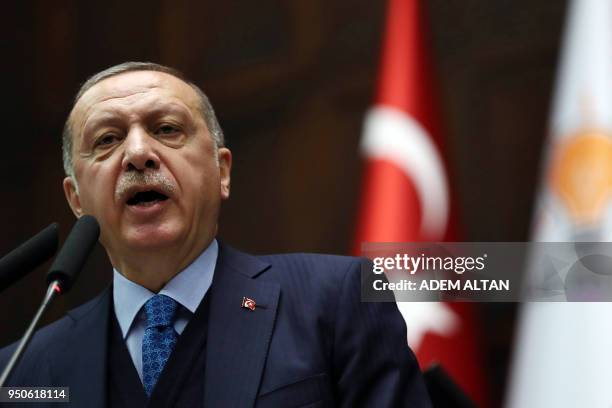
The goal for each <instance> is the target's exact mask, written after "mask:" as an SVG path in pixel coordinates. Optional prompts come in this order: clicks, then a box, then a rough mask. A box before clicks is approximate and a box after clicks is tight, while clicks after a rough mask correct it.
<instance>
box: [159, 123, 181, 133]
mask: <svg viewBox="0 0 612 408" xmlns="http://www.w3.org/2000/svg"><path fill="white" fill-rule="evenodd" d="M176 132H178V129H177V128H176V127H175V126H172V125H161V126H160V127H158V128H157V134H159V135H171V134H174V133H176Z"/></svg>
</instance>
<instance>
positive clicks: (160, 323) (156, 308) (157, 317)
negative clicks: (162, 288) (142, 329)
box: [144, 295, 178, 329]
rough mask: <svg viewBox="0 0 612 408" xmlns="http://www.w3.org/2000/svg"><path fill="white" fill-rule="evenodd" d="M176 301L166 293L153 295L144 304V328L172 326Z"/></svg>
mask: <svg viewBox="0 0 612 408" xmlns="http://www.w3.org/2000/svg"><path fill="white" fill-rule="evenodd" d="M177 306H178V305H177V303H176V301H175V300H174V299H172V298H171V297H168V296H166V295H155V296H153V297H152V298H151V299H149V300H147V303H145V305H144V310H145V314H146V316H147V323H146V328H147V329H149V328H152V327H158V328H164V327H168V326H172V324H173V322H174V315H175V314H176V309H177Z"/></svg>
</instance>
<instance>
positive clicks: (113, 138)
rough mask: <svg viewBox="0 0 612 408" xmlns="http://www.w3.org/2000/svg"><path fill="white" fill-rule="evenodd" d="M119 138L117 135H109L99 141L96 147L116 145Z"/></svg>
mask: <svg viewBox="0 0 612 408" xmlns="http://www.w3.org/2000/svg"><path fill="white" fill-rule="evenodd" d="M117 139H119V137H118V136H117V135H115V134H112V133H109V134H106V135H104V136H102V137H101V138H99V139H98V141H97V142H96V146H108V145H111V144H113V143H115V142H116V141H117Z"/></svg>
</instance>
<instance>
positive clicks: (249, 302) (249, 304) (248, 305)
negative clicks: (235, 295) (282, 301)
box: [242, 296, 257, 312]
mask: <svg viewBox="0 0 612 408" xmlns="http://www.w3.org/2000/svg"><path fill="white" fill-rule="evenodd" d="M256 306H257V304H256V303H255V301H254V300H253V299H251V298H248V297H246V296H244V297H243V298H242V307H244V308H245V309H250V310H251V311H253V312H254V311H255V307H256Z"/></svg>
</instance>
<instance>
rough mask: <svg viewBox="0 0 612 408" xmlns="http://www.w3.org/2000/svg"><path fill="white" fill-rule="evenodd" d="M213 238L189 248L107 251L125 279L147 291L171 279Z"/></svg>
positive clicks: (114, 265)
mask: <svg viewBox="0 0 612 408" xmlns="http://www.w3.org/2000/svg"><path fill="white" fill-rule="evenodd" d="M212 240H213V238H210V239H208V240H206V241H204V242H202V243H198V244H197V245H194V246H193V247H192V248H186V247H184V246H183V247H181V248H178V249H176V248H168V249H165V250H150V251H146V252H142V253H140V252H130V255H129V256H113V254H111V253H108V256H109V258H110V260H111V263H112V265H113V267H114V268H115V269H116V270H117V271H119V272H120V273H121V274H122V275H123V276H125V277H126V278H127V279H129V280H131V281H132V282H134V283H137V284H138V285H140V286H143V287H145V288H147V289H149V290H150V291H151V292H154V293H157V292H159V291H160V290H161V289H162V288H163V287H164V286H165V285H166V283H168V282H169V281H170V280H172V278H174V277H175V276H176V275H177V274H178V273H179V272H181V271H182V270H183V269H185V268H186V267H187V266H189V265H190V264H191V263H192V262H193V261H194V260H195V259H196V258H197V257H198V256H199V255H200V254H201V253H202V252H203V251H205V250H206V248H208V246H209V245H210V243H211V242H212Z"/></svg>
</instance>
